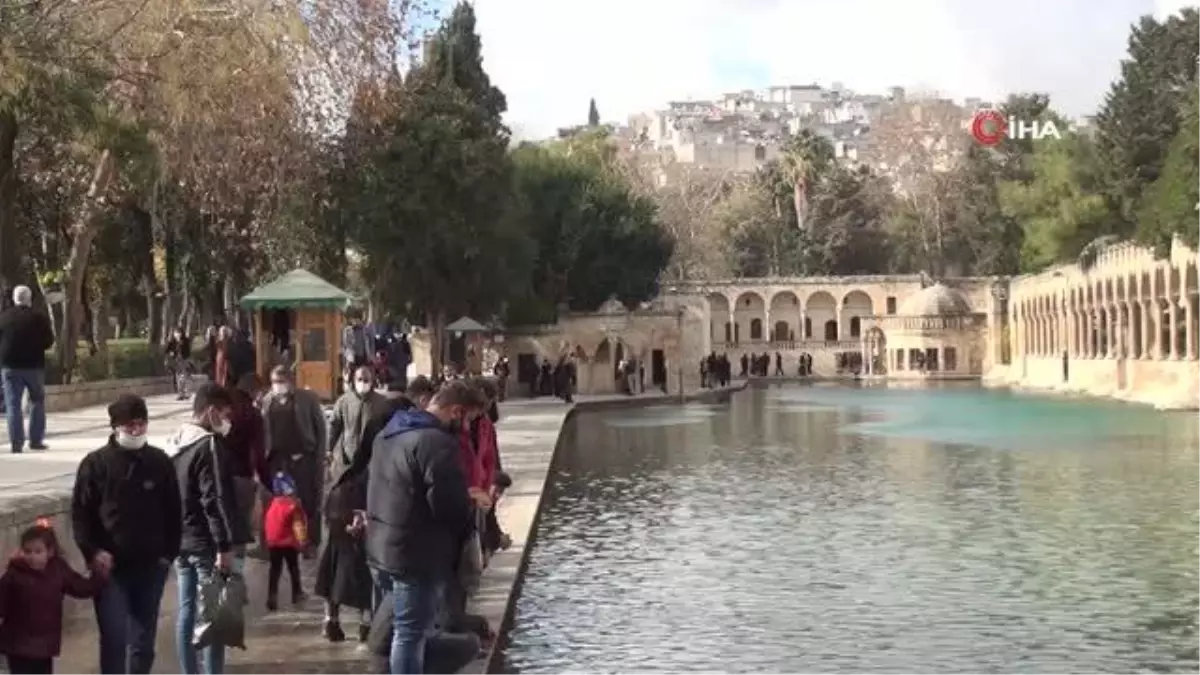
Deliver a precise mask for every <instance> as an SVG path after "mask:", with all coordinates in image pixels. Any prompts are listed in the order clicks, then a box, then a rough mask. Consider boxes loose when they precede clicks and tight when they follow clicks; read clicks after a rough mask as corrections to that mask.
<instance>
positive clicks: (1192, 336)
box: [1180, 292, 1196, 361]
mask: <svg viewBox="0 0 1200 675" xmlns="http://www.w3.org/2000/svg"><path fill="white" fill-rule="evenodd" d="M1180 296H1181V299H1182V300H1183V331H1184V336H1185V337H1186V338H1187V342H1186V344H1187V359H1188V360H1189V361H1195V360H1196V313H1195V311H1196V310H1195V308H1193V307H1192V299H1191V298H1189V297H1187V293H1186V292H1182V293H1180Z"/></svg>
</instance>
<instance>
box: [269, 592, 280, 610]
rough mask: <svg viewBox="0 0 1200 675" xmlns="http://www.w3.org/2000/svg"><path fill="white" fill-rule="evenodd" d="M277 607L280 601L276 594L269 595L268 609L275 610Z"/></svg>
mask: <svg viewBox="0 0 1200 675" xmlns="http://www.w3.org/2000/svg"><path fill="white" fill-rule="evenodd" d="M277 609H279V601H278V600H276V599H275V596H274V595H268V596H267V611H268V612H274V611H275V610H277Z"/></svg>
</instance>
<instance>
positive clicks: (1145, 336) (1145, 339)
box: [1137, 298, 1154, 361]
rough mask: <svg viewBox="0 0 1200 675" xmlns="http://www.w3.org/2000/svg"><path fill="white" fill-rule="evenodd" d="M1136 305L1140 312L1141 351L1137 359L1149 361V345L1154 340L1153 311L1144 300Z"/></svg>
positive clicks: (1149, 304)
mask: <svg viewBox="0 0 1200 675" xmlns="http://www.w3.org/2000/svg"><path fill="white" fill-rule="evenodd" d="M1137 303H1138V308H1139V309H1140V310H1141V317H1140V320H1141V322H1142V344H1141V348H1142V349H1141V353H1140V354H1138V358H1139V359H1142V360H1143V361H1146V360H1149V359H1150V355H1151V349H1152V348H1151V346H1150V345H1152V344H1153V343H1152V342H1151V340H1153V339H1154V336H1153V333H1154V324H1153V323H1152V321H1153V317H1151V312H1153V311H1154V310H1153V309H1151V308H1152V307H1153V305H1152V304H1151V303H1150V302H1149V301H1147V300H1146V299H1145V298H1142V299H1141V300H1138V301H1137Z"/></svg>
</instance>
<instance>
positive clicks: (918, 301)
mask: <svg viewBox="0 0 1200 675" xmlns="http://www.w3.org/2000/svg"><path fill="white" fill-rule="evenodd" d="M896 313H897V314H899V315H901V316H955V315H960V314H970V313H971V304H970V303H969V302H967V299H966V298H964V297H963V296H962V294H961V293H959V292H958V291H956V290H954V289H953V288H950V287H949V286H945V285H943V284H940V283H938V284H934V285H932V286H929V287H927V288H922V289H921V290H920V291H919V292H917V293H914V294H912V295H910V296H908V297H907V298H905V299H904V302H902V303H900V308H899V310H898V311H897V312H896Z"/></svg>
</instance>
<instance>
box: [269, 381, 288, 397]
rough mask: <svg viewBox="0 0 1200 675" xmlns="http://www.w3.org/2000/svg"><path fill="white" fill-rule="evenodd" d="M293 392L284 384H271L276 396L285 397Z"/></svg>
mask: <svg viewBox="0 0 1200 675" xmlns="http://www.w3.org/2000/svg"><path fill="white" fill-rule="evenodd" d="M291 390H292V388H291V387H289V386H288V385H287V384H285V383H283V382H272V383H271V391H272V392H274V393H275V395H276V396H283V395H284V394H286V393H288V392H289V391H291Z"/></svg>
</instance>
